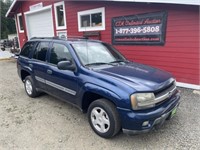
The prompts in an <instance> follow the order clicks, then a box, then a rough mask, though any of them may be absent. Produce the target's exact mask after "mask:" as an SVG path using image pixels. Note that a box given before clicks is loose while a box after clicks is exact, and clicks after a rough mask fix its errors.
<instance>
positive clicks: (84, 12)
mask: <svg viewBox="0 0 200 150" xmlns="http://www.w3.org/2000/svg"><path fill="white" fill-rule="evenodd" d="M99 12H101V13H102V26H100V27H81V16H83V15H88V14H95V13H99ZM77 17H78V31H79V32H81V31H97V30H105V7H101V8H96V9H90V10H86V11H80V12H78V13H77Z"/></svg>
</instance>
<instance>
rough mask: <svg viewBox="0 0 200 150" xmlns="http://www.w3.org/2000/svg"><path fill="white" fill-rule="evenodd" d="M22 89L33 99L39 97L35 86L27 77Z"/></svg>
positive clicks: (29, 77)
mask: <svg viewBox="0 0 200 150" xmlns="http://www.w3.org/2000/svg"><path fill="white" fill-rule="evenodd" d="M24 88H25V91H26V93H27V95H28V96H30V97H32V98H34V97H37V96H38V95H39V92H38V91H37V90H36V87H35V84H34V82H33V80H32V78H31V76H27V77H26V78H25V80H24Z"/></svg>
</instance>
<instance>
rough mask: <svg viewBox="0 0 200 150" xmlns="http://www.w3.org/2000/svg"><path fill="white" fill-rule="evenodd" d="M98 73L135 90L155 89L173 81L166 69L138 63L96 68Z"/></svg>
mask: <svg viewBox="0 0 200 150" xmlns="http://www.w3.org/2000/svg"><path fill="white" fill-rule="evenodd" d="M95 71H97V72H98V73H100V74H104V75H108V76H110V77H111V78H112V79H115V80H118V81H120V82H122V83H124V84H126V85H128V86H130V87H132V88H134V89H135V90H136V91H144V90H145V91H157V90H159V89H162V88H164V87H165V86H168V85H169V84H170V83H172V82H173V81H174V79H173V78H172V75H171V74H170V73H168V72H166V71H162V70H160V69H156V68H153V67H150V66H146V65H143V64H138V63H132V62H129V63H125V64H123V65H118V66H110V67H104V68H98V69H97V68H96V69H95Z"/></svg>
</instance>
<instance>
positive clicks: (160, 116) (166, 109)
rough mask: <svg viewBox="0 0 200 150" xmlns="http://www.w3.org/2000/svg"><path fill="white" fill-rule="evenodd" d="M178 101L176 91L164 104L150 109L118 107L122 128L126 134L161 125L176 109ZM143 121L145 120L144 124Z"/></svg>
mask: <svg viewBox="0 0 200 150" xmlns="http://www.w3.org/2000/svg"><path fill="white" fill-rule="evenodd" d="M179 103H180V93H176V95H174V96H173V97H172V98H171V99H169V100H168V101H167V102H165V103H164V104H162V105H160V106H157V107H156V108H154V109H150V110H145V111H144V110H143V111H142V110H141V111H138V112H133V111H132V110H124V109H120V108H118V110H119V112H120V115H121V120H122V130H123V132H124V133H127V134H139V133H145V132H149V131H150V130H152V129H153V128H154V127H155V126H161V125H162V124H163V123H164V122H165V121H166V120H167V119H170V117H171V114H172V112H173V111H174V110H175V109H177V107H178V106H179ZM144 122H147V123H146V125H144Z"/></svg>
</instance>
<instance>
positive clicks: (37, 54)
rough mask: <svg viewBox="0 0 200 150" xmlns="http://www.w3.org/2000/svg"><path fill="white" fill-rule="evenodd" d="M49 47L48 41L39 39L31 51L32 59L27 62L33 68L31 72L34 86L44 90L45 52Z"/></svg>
mask: <svg viewBox="0 0 200 150" xmlns="http://www.w3.org/2000/svg"><path fill="white" fill-rule="evenodd" d="M48 49H49V42H47V41H41V42H38V45H37V46H36V48H35V51H34V52H33V54H32V55H33V56H32V60H31V61H30V62H29V66H30V67H31V68H32V70H33V74H34V77H35V80H36V87H38V88H40V89H42V90H44V91H46V84H45V80H46V70H47V65H48V63H47V60H46V58H47V52H48Z"/></svg>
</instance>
